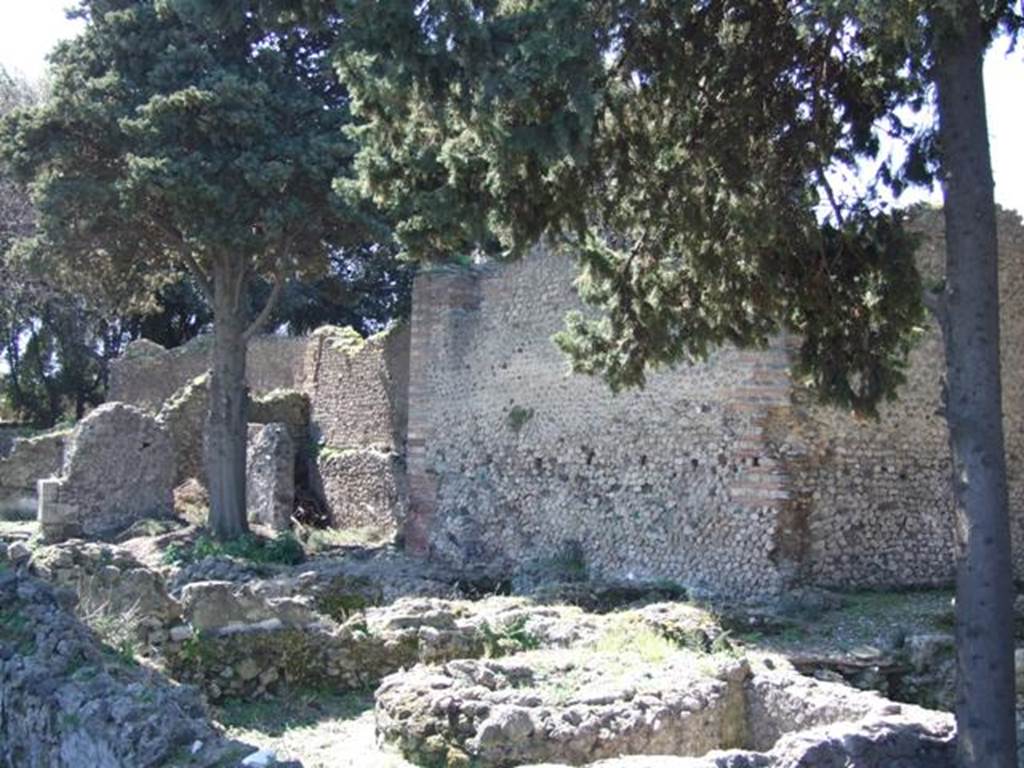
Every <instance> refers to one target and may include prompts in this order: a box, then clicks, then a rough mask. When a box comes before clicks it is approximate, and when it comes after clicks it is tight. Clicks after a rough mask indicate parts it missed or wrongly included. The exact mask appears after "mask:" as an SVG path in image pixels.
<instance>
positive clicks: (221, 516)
mask: <svg viewBox="0 0 1024 768" xmlns="http://www.w3.org/2000/svg"><path fill="white" fill-rule="evenodd" d="M238 283H239V277H238V275H237V274H236V272H235V270H232V269H230V268H229V264H226V263H223V262H222V263H220V264H218V265H217V267H216V268H215V269H214V274H213V304H214V307H213V359H212V360H211V361H210V412H209V416H208V420H207V429H206V441H205V449H206V473H207V479H208V482H209V488H210V527H211V528H212V529H213V534H214V536H216V537H217V538H218V539H221V540H227V539H234V538H237V537H238V536H241V535H242V534H244V533H245V532H246V531H248V530H249V523H248V517H247V515H246V504H245V461H246V455H245V454H246V442H247V437H248V421H249V420H248V411H249V391H248V389H247V388H246V384H245V353H246V338H245V330H246V324H247V322H248V318H247V313H246V312H245V311H244V308H245V307H246V304H245V302H244V301H243V300H242V298H244V286H242V287H241V290H239V289H238V287H237V286H238ZM239 294H241V297H240V296H239Z"/></svg>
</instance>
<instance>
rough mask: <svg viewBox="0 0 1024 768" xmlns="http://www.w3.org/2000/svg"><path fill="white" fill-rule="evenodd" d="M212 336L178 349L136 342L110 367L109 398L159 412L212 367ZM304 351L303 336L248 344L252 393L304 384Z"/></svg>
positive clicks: (268, 338)
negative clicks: (302, 380) (183, 388)
mask: <svg viewBox="0 0 1024 768" xmlns="http://www.w3.org/2000/svg"><path fill="white" fill-rule="evenodd" d="M212 346H213V344H212V337H210V336H199V337H197V338H195V339H193V340H192V341H190V342H188V343H187V344H184V345H182V346H180V347H176V348H175V349H164V348H163V347H161V346H160V345H159V344H155V343H153V342H152V341H148V340H145V339H143V340H141V341H134V342H132V343H131V344H129V345H128V348H127V349H126V350H125V354H124V355H122V356H121V357H120V358H118V359H117V360H115V361H113V362H112V363H111V365H110V390H109V393H108V399H110V400H117V401H120V402H124V403H131V404H132V405H136V406H138V407H140V408H143V409H145V410H149V411H151V412H154V413H155V412H158V411H159V410H160V408H161V407H162V406H163V404H164V402H165V401H167V400H169V399H170V398H171V397H172V396H173V395H174V394H175V392H177V391H179V390H180V389H181V388H182V387H184V386H185V385H186V384H188V383H189V382H191V381H194V380H195V379H196V378H197V377H199V376H202V375H203V374H204V373H206V372H207V371H208V370H209V367H210V364H209V355H210V350H211V348H212ZM305 354H306V342H305V340H303V339H299V338H292V337H287V336H257V337H255V338H254V339H252V341H251V342H250V343H249V348H248V352H247V357H246V382H247V383H248V385H249V390H250V392H251V393H252V394H253V395H258V394H265V393H267V392H270V391H272V390H274V389H280V388H287V389H294V388H296V387H297V386H298V385H299V384H300V383H301V382H300V379H301V376H302V364H303V359H304V357H305Z"/></svg>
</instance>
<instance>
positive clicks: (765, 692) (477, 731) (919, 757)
mask: <svg viewBox="0 0 1024 768" xmlns="http://www.w3.org/2000/svg"><path fill="white" fill-rule="evenodd" d="M376 698H377V708H376V716H377V730H378V735H379V736H380V738H382V739H384V740H385V741H386V742H390V743H394V744H396V745H398V746H399V747H400V748H401V749H402V751H403V752H404V753H405V754H406V755H407V756H408V757H410V759H412V760H413V761H414V762H418V763H422V764H433V763H437V764H448V765H453V764H465V765H479V766H498V767H503V766H516V765H524V764H530V763H539V762H543V761H546V760H547V761H551V762H557V763H568V764H571V765H584V764H590V763H592V762H594V761H595V760H600V759H602V758H608V757H613V756H618V755H624V754H625V755H675V756H687V755H690V756H695V757H699V756H704V755H708V753H711V755H713V756H711V755H709V756H708V757H706V758H705V759H704V760H703V761H699V762H697V761H695V762H693V763H692V765H694V766H697V765H700V766H725V765H729V766H783V765H785V766H790V765H792V766H797V765H802V766H811V765H813V766H817V767H820V768H825V767H826V766H831V765H835V766H837V767H838V766H849V765H857V766H860V765H864V766H875V765H878V766H883V765H884V766H887V768H893V766H896V765H902V763H898V762H891V763H888V762H885V761H884V760H885V759H886V758H889V759H902V758H906V759H910V758H913V759H914V762H907V763H906V765H908V766H914V767H915V768H916V767H918V766H919V767H920V768H925V766H945V765H949V766H952V762H951V761H952V753H953V749H952V739H953V722H952V717H951V716H949V715H946V714H942V713H938V712H931V711H928V710H922V709H919V708H916V707H907V706H904V705H898V704H894V703H892V702H889V701H886V700H885V699H882V698H880V697H878V696H876V695H874V694H869V693H863V692H860V691H856V690H853V689H850V688H847V687H845V686H841V685H835V684H830V683H821V682H818V681H814V680H810V679H808V678H805V677H802V676H800V675H797V674H795V673H794V672H792V671H775V672H771V671H765V672H762V671H760V670H759V671H758V672H757V673H755V674H751V673H750V669H749V667H748V666H747V665H746V663H745V662H742V661H737V660H735V659H730V658H728V657H708V656H703V657H699V656H694V655H692V654H688V653H685V652H679V653H677V654H675V655H674V656H672V657H670V658H668V659H666V660H665V661H659V662H657V663H654V662H652V661H649V660H644V659H642V658H639V657H636V656H634V657H630V656H629V655H628V654H626V655H620V656H610V655H597V656H590V657H585V659H584V660H582V661H581V657H580V656H578V655H573V654H572V653H571V652H544V653H537V652H535V653H531V654H522V655H518V656H511V657H508V658H507V659H500V660H493V661H487V660H479V661H472V660H459V661H452V662H448V663H447V664H444V665H442V666H440V667H426V666H419V667H416V668H414V669H412V670H409V671H405V672H399V673H396V674H395V675H392V676H390V677H388V678H387V679H385V680H384V682H383V683H382V684H381V687H380V688H379V689H378V691H377V694H376ZM837 723H842V724H843V725H840V726H838V727H834V728H832V729H831V730H827V728H828V727H832V726H834V724H837ZM851 724H855V725H851ZM815 728H823V729H826V730H819V731H814V730H809V729H815ZM721 749H735V750H739V749H743V750H746V751H742V752H741V751H733V752H729V753H720V752H717V751H715V750H721ZM851 756H858V758H859V759H864V760H865V762H863V763H861V762H854V763H849V762H846V761H845V760H846V759H848V758H849V757H851ZM647 759H648V758H643V759H641V758H631V760H632V762H629V761H627V762H623V763H622V765H637V766H642V765H647V764H648V763H646V762H644V760H647ZM659 760H665V758H663V757H659V758H656V759H651V762H650V763H649V764H650V765H652V766H655V765H659V762H658V761H659ZM928 760H932V761H933V762H928ZM801 761H804V762H801ZM830 761H831V762H830ZM599 764H600V765H606V764H607V765H617V764H619V763H616V762H615V761H611V762H609V763H599ZM672 764H674V763H673V762H671V761H669V762H666V765H672ZM679 764H680V765H690V763H685V762H684V763H679Z"/></svg>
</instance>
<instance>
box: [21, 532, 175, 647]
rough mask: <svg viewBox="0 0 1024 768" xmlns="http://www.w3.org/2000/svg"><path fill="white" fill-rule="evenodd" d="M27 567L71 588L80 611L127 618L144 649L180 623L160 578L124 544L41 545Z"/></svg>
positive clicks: (173, 604) (173, 603)
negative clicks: (126, 548)
mask: <svg viewBox="0 0 1024 768" xmlns="http://www.w3.org/2000/svg"><path fill="white" fill-rule="evenodd" d="M31 568H32V572H33V573H34V574H36V575H38V576H40V577H41V578H43V579H45V580H46V581H47V582H48V583H50V584H53V585H56V586H58V587H61V588H65V589H71V590H74V592H75V593H76V595H77V596H78V606H77V610H78V612H79V613H80V614H83V613H84V614H90V613H94V612H99V613H104V614H107V615H120V616H123V617H128V618H129V619H130V621H131V623H132V624H133V625H134V628H135V630H136V638H137V639H138V640H139V641H141V642H142V648H145V647H146V646H148V645H149V644H157V645H159V644H160V643H162V642H164V641H165V640H166V632H167V630H168V629H169V628H170V627H172V626H175V625H177V624H180V623H181V621H182V619H181V607H180V606H179V605H178V603H177V601H176V600H174V599H172V598H171V597H170V596H169V595H168V593H167V586H166V584H165V582H164V579H163V577H162V576H161V575H160V574H159V573H158V572H156V571H155V570H153V569H150V568H147V567H146V566H144V565H143V564H142V563H140V562H139V561H138V560H136V559H135V558H134V557H133V556H132V555H131V554H130V553H129V552H128V551H126V550H125V549H124V548H123V547H119V546H115V545H112V544H101V543H96V542H85V541H74V540H73V541H68V542H64V543H61V544H55V545H50V546H45V547H40V548H38V549H36V550H35V551H34V552H33V553H32V561H31Z"/></svg>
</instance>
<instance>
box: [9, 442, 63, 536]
mask: <svg viewBox="0 0 1024 768" xmlns="http://www.w3.org/2000/svg"><path fill="white" fill-rule="evenodd" d="M69 434H70V430H56V431H53V432H48V433H46V434H43V435H37V436H36V437H28V438H15V439H14V440H12V442H11V445H10V450H9V451H8V452H7V453H6V455H3V456H0V519H29V520H30V519H32V518H33V517H35V514H36V507H37V506H38V503H39V502H38V499H37V496H36V493H37V490H36V484H37V482H38V481H39V480H40V479H41V478H44V477H53V476H54V475H56V474H58V473H59V472H60V469H61V466H62V465H63V463H64V446H65V444H66V442H67V439H68V436H69Z"/></svg>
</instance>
